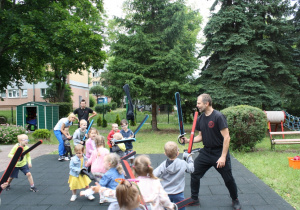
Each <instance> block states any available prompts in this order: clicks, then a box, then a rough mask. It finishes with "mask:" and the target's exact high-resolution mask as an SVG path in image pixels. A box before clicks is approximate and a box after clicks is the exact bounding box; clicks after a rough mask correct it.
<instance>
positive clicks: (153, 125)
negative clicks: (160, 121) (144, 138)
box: [152, 102, 159, 131]
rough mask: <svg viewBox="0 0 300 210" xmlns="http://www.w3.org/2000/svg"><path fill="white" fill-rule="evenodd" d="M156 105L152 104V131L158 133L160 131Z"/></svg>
mask: <svg viewBox="0 0 300 210" xmlns="http://www.w3.org/2000/svg"><path fill="white" fill-rule="evenodd" d="M156 114H157V113H156V103H155V102H152V130H153V131H158V130H159V129H158V128H157V118H156V116H157V115H156Z"/></svg>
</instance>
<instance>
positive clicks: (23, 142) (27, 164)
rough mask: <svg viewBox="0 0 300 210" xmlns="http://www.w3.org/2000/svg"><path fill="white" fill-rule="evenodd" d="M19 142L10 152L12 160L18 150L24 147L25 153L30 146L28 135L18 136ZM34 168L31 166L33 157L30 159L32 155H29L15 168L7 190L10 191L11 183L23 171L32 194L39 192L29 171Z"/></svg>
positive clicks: (9, 155)
mask: <svg viewBox="0 0 300 210" xmlns="http://www.w3.org/2000/svg"><path fill="white" fill-rule="evenodd" d="M18 142H19V143H17V144H16V145H15V146H14V147H13V148H12V149H11V151H10V153H9V154H8V157H9V158H12V157H13V156H14V154H15V152H16V150H17V148H18V147H19V146H20V147H23V152H25V151H26V150H27V149H28V148H29V147H28V146H27V144H28V136H27V135H26V134H21V135H18ZM31 167H32V164H31V157H30V153H27V154H26V155H25V156H24V157H23V160H19V161H18V162H17V164H16V166H15V168H14V170H13V171H12V173H11V175H10V177H9V178H8V185H7V187H6V190H10V189H11V188H10V183H11V182H12V180H13V179H14V178H18V174H19V171H22V172H23V173H24V175H26V176H27V179H28V181H29V184H30V191H32V192H37V191H38V189H36V187H35V186H34V182H33V178H32V175H31V173H30V171H29V168H31Z"/></svg>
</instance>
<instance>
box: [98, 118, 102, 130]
mask: <svg viewBox="0 0 300 210" xmlns="http://www.w3.org/2000/svg"><path fill="white" fill-rule="evenodd" d="M101 125H102V118H101V116H100V115H99V117H98V119H97V126H99V127H100V126H101Z"/></svg>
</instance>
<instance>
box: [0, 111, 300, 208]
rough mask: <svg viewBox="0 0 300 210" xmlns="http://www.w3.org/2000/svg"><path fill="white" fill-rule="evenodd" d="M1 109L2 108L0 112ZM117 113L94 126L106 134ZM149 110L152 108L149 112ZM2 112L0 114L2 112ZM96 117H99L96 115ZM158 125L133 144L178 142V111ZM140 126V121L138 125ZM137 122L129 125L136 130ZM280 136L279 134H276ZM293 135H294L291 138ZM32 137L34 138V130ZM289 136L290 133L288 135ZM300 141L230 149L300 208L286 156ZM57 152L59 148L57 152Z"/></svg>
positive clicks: (148, 147) (148, 148)
mask: <svg viewBox="0 0 300 210" xmlns="http://www.w3.org/2000/svg"><path fill="white" fill-rule="evenodd" d="M0 113H1V112H0ZM117 113H119V114H120V118H121V119H123V118H125V110H124V109H119V110H117V111H114V112H111V113H108V114H106V115H105V119H107V120H108V122H109V124H108V127H106V128H102V127H97V126H95V125H96V123H95V124H94V126H93V127H96V128H97V129H98V131H99V132H100V134H101V135H103V136H104V137H105V138H106V137H107V135H108V133H109V131H110V130H111V123H112V122H114V120H115V117H116V115H117ZM146 113H147V112H138V115H137V122H138V123H137V124H139V123H140V122H141V120H142V119H143V118H144V115H145V114H146ZM147 114H149V112H148V113H147ZM0 115H1V114H0ZM94 119H97V118H96V117H95V118H94ZM158 121H159V124H158V128H159V129H160V131H152V130H151V125H150V122H151V115H150V117H149V119H148V120H147V122H146V124H145V125H144V126H143V127H142V129H141V130H140V131H139V132H138V134H137V136H136V138H137V141H136V142H134V143H133V148H134V150H135V151H137V153H138V154H158V153H163V152H164V151H163V146H164V144H165V143H166V142H167V141H175V142H177V137H178V135H179V131H178V122H177V115H175V114H174V115H170V124H167V122H168V121H167V115H166V114H162V115H158ZM137 126H138V125H137ZM137 126H130V129H131V130H132V131H134V130H135V129H136V128H137ZM184 128H185V132H186V133H187V134H188V135H187V136H188V137H189V136H190V135H189V134H190V131H191V125H190V124H189V125H186V124H185V125H184ZM76 129H77V125H74V126H71V128H70V133H71V134H73V133H74V131H75V130H76ZM51 133H52V134H51V138H50V140H49V141H44V143H45V144H58V141H57V139H56V138H55V136H54V134H53V131H51ZM277 137H278V138H280V136H276V138H277ZM290 137H291V138H293V137H292V136H291V135H290V136H289V137H288V138H290ZM29 138H30V139H32V137H31V134H29ZM285 138H287V137H285ZM187 147H188V145H185V146H181V145H179V148H180V151H181V152H182V151H183V149H187ZM198 147H202V144H201V143H200V144H195V146H194V148H198ZM299 151H300V145H299V144H298V145H276V146H275V150H274V151H273V150H271V146H270V138H269V137H268V136H267V137H266V138H264V139H263V141H261V142H260V143H258V144H257V145H256V149H255V151H253V152H249V153H243V152H236V151H234V152H231V153H232V155H233V156H234V157H235V158H237V160H238V161H240V162H241V163H242V164H243V165H244V166H245V167H247V168H248V169H249V170H250V171H251V172H252V173H254V174H255V175H256V176H257V177H259V178H260V179H261V180H262V181H263V182H264V183H266V184H267V185H268V186H270V187H271V188H272V189H273V190H274V191H275V192H277V193H278V194H279V195H280V196H281V197H283V198H284V199H285V200H286V201H287V202H288V203H290V204H291V205H292V206H293V207H294V208H295V209H298V210H300V181H299V180H300V170H296V169H292V168H290V167H289V164H288V159H287V157H294V156H296V155H300V154H299ZM55 154H57V152H56V153H55Z"/></svg>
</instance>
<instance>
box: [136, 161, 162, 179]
mask: <svg viewBox="0 0 300 210" xmlns="http://www.w3.org/2000/svg"><path fill="white" fill-rule="evenodd" d="M133 170H134V173H135V175H136V176H147V175H148V176H150V178H152V179H157V177H156V176H154V174H153V168H152V166H151V161H150V158H149V157H148V156H146V155H140V156H138V157H137V158H135V160H134V163H133Z"/></svg>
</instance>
